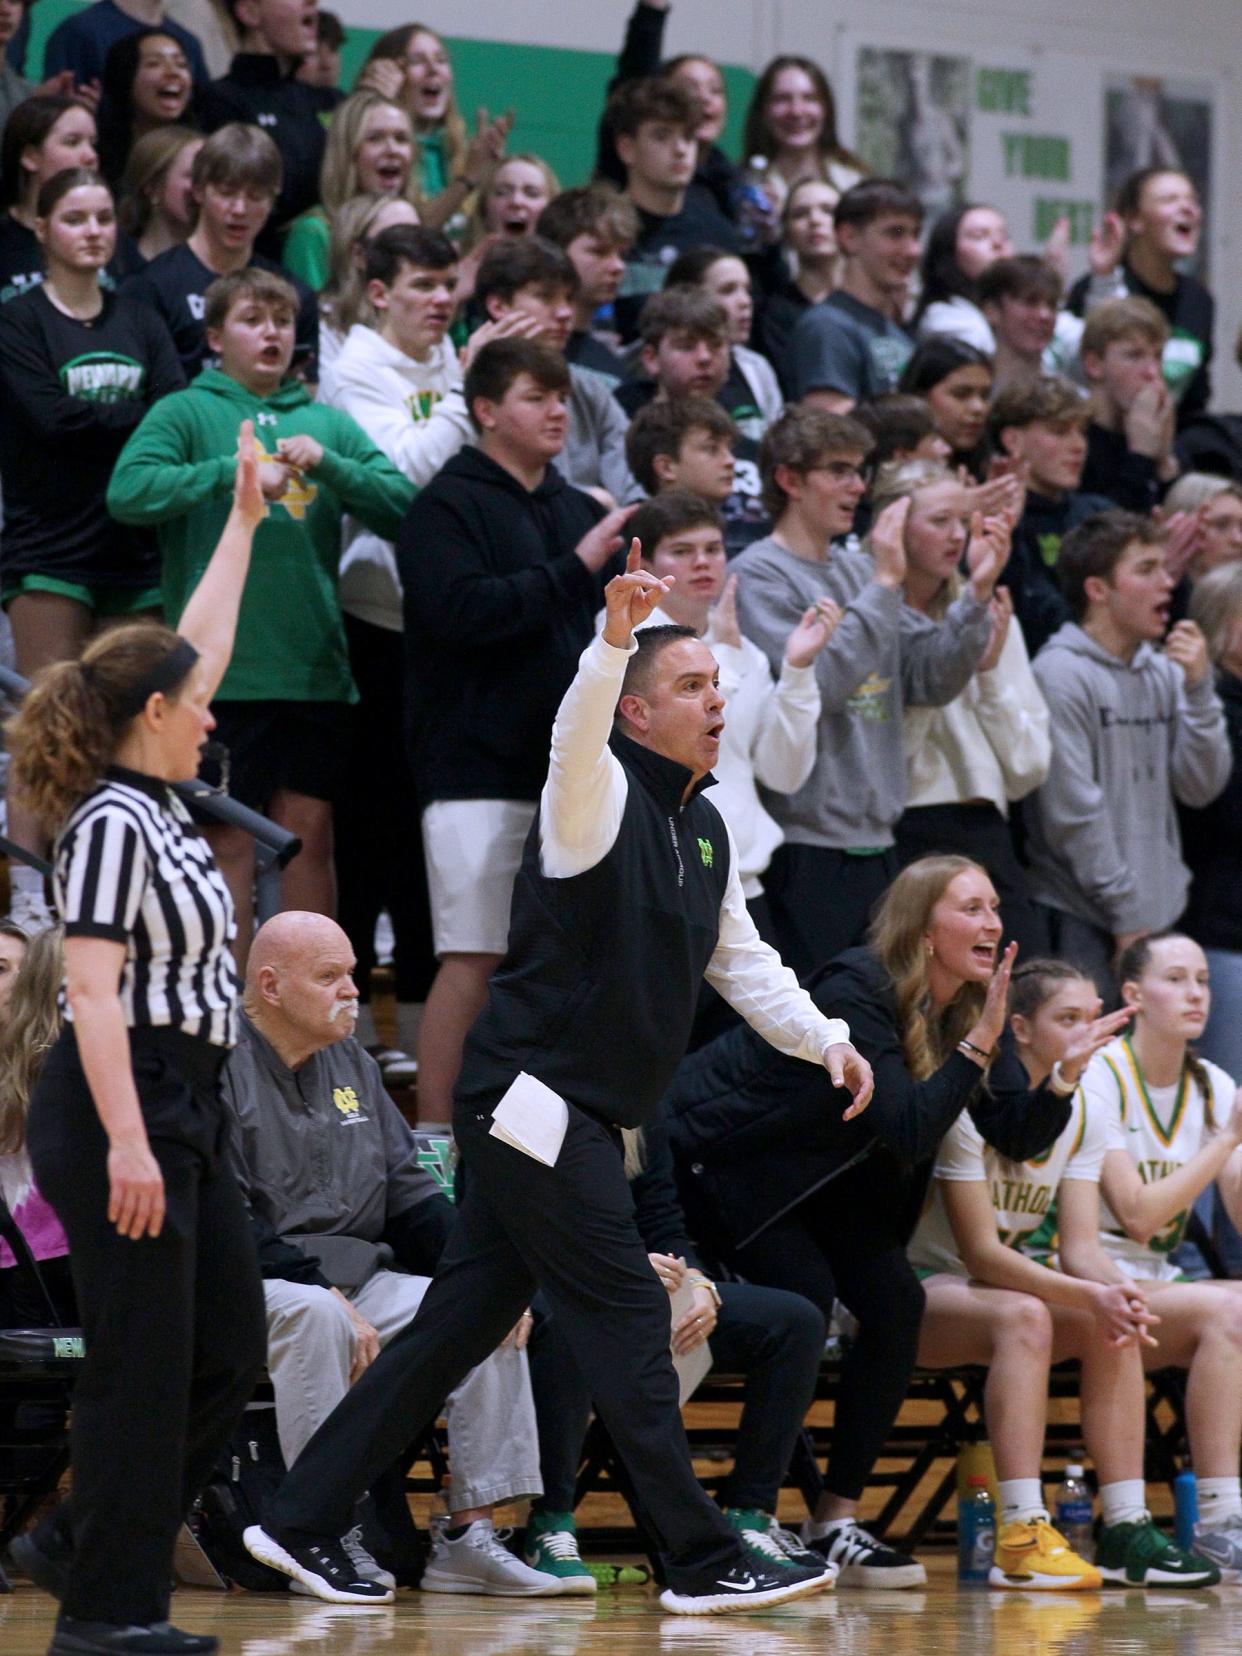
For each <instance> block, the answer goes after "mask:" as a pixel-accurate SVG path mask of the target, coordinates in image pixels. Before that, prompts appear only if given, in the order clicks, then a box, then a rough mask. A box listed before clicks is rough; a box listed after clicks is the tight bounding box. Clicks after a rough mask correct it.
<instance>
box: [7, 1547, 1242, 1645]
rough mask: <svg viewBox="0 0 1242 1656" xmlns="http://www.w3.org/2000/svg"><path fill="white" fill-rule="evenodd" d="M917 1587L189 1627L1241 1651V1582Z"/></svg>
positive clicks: (248, 1604) (227, 1612)
mask: <svg viewBox="0 0 1242 1656" xmlns="http://www.w3.org/2000/svg"><path fill="white" fill-rule="evenodd" d="M927 1562H928V1566H929V1583H928V1586H927V1588H926V1589H924V1590H919V1591H914V1592H905V1593H898V1592H874V1593H868V1592H858V1591H852V1592H851V1591H838V1592H835V1593H826V1594H822V1595H820V1596H819V1597H818V1598H814V1599H810V1600H804V1601H802V1602H801V1603H799V1604H793V1605H790V1606H788V1607H787V1608H785V1609H783V1610H780V1611H772V1612H770V1613H769V1614H768V1615H766V1616H738V1617H723V1616H719V1617H702V1618H697V1617H696V1618H691V1617H682V1616H666V1615H664V1614H663V1613H662V1612H661V1611H660V1609H659V1606H658V1604H657V1603H656V1601H655V1599H654V1597H652V1596H651V1590H650V1589H648V1588H641V1587H639V1588H628V1587H627V1588H621V1589H619V1590H609V1591H602V1592H601V1593H600V1595H599V1597H598V1599H597V1600H594V1601H585V1602H584V1601H583V1600H580V1599H548V1600H544V1601H538V1600H535V1601H529V1600H528V1601H527V1602H525V1603H523V1604H513V1603H505V1602H504V1601H501V1600H496V1599H471V1598H462V1597H456V1596H449V1595H441V1594H436V1595H431V1594H428V1595H423V1594H419V1593H399V1594H398V1595H397V1602H396V1603H395V1604H393V1605H386V1606H381V1607H379V1608H377V1609H374V1610H365V1609H364V1610H356V1609H351V1608H349V1607H346V1606H337V1605H327V1604H319V1603H316V1602H314V1601H312V1600H308V1599H296V1598H282V1597H278V1596H275V1595H258V1594H245V1593H210V1592H202V1591H197V1590H189V1589H182V1590H180V1591H179V1592H178V1593H177V1594H176V1597H175V1599H174V1610H173V1614H174V1618H175V1620H176V1621H177V1622H178V1624H179V1625H181V1626H183V1627H187V1628H192V1629H193V1630H194V1631H196V1632H203V1633H205V1632H212V1633H216V1634H218V1635H219V1637H220V1641H221V1645H222V1648H223V1650H224V1651H225V1652H227V1653H228V1656H837V1653H841V1656H950V1653H952V1656H1237V1653H1238V1652H1239V1651H1240V1650H1242V1588H1239V1587H1233V1588H1220V1589H1217V1590H1215V1591H1209V1592H1200V1593H1158V1592H1151V1593H1134V1592H1119V1593H1083V1594H1078V1593H1076V1594H1067V1595H1064V1596H1061V1597H1053V1596H1052V1595H1048V1594H1036V1593H1028V1594H1019V1593H993V1592H989V1591H988V1590H987V1589H986V1588H985V1589H974V1590H962V1591H959V1589H958V1587H957V1584H956V1581H955V1579H954V1562H953V1559H952V1557H951V1555H949V1554H948V1553H937V1552H933V1553H931V1554H929V1555H928V1557H927ZM52 1620H53V1606H52V1604H51V1602H50V1601H49V1600H48V1599H47V1598H45V1597H44V1596H43V1594H42V1593H40V1592H38V1590H37V1589H35V1588H33V1587H30V1586H29V1585H28V1584H26V1583H22V1584H20V1585H19V1586H18V1589H17V1591H16V1592H15V1593H13V1594H12V1595H11V1596H9V1597H0V1651H2V1652H3V1656H43V1653H44V1652H45V1651H46V1649H47V1644H48V1639H49V1637H50V1634H51V1629H52Z"/></svg>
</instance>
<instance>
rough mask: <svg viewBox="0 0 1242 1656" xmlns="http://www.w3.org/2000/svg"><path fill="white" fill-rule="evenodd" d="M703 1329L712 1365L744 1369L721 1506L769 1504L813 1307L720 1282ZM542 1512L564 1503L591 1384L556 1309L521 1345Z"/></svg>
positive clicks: (817, 1315) (800, 1389) (814, 1368)
mask: <svg viewBox="0 0 1242 1656" xmlns="http://www.w3.org/2000/svg"><path fill="white" fill-rule="evenodd" d="M718 1286H719V1289H720V1301H721V1304H720V1317H719V1320H718V1321H717V1323H716V1331H715V1333H714V1334H713V1335H712V1337H711V1341H710V1345H711V1353H712V1366H713V1367H714V1368H717V1369H720V1370H721V1371H722V1372H724V1373H728V1374H744V1375H745V1376H746V1395H745V1401H744V1402H743V1405H742V1419H741V1424H740V1426H739V1428H738V1434H737V1443H736V1448H735V1451H734V1458H733V1470H732V1472H731V1473H730V1474H729V1476H728V1478H727V1479H726V1480H725V1482H724V1484H723V1486H722V1487H721V1489H720V1492H719V1495H718V1499H719V1501H720V1504H721V1506H724V1507H748V1508H758V1509H759V1510H760V1511H761V1512H775V1511H776V1501H777V1497H778V1495H779V1494H780V1489H781V1483H782V1481H783V1480H784V1476H785V1472H786V1470H787V1468H788V1466H789V1462H790V1459H791V1458H792V1456H793V1450H794V1443H795V1441H796V1439H797V1436H798V1432H799V1429H800V1428H801V1426H802V1422H803V1420H804V1419H805V1418H806V1412H807V1410H808V1409H809V1408H810V1406H811V1404H812V1402H813V1401H814V1397H815V1383H816V1381H817V1379H818V1378H819V1363H820V1358H821V1357H822V1355H823V1350H824V1318H823V1315H822V1313H821V1312H820V1311H819V1310H817V1309H816V1307H815V1306H814V1305H812V1304H811V1302H810V1301H809V1300H807V1299H803V1297H802V1295H801V1294H787V1293H782V1292H781V1290H780V1289H778V1288H758V1287H756V1286H755V1285H754V1284H753V1283H749V1282H722V1283H720V1284H719V1285H718ZM528 1350H529V1353H530V1377H531V1386H532V1388H533V1390H534V1394H535V1414H536V1415H537V1417H538V1420H539V1470H540V1474H541V1476H542V1478H543V1496H542V1498H541V1499H540V1500H538V1501H536V1502H535V1505H536V1506H537V1507H542V1508H543V1510H544V1511H545V1512H572V1511H573V1507H574V1493H575V1486H576V1484H577V1479H578V1468H579V1466H580V1464H581V1461H582V1440H583V1437H584V1435H585V1433H586V1428H587V1423H588V1420H589V1419H590V1413H591V1391H590V1387H589V1386H588V1384H587V1381H586V1378H585V1376H584V1375H583V1373H582V1370H581V1369H580V1368H579V1367H578V1365H577V1363H575V1362H574V1359H573V1356H572V1353H571V1352H570V1350H569V1347H568V1345H567V1343H566V1341H565V1340H564V1339H563V1338H562V1336H561V1331H560V1326H559V1324H558V1323H557V1320H556V1318H555V1316H553V1315H551V1314H548V1315H544V1316H540V1317H538V1318H537V1320H536V1323H535V1331H534V1333H533V1334H532V1336H531V1342H530V1345H529V1347H528Z"/></svg>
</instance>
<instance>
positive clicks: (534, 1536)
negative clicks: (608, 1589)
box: [525, 1512, 595, 1593]
mask: <svg viewBox="0 0 1242 1656" xmlns="http://www.w3.org/2000/svg"><path fill="white" fill-rule="evenodd" d="M525 1557H526V1562H527V1563H528V1564H529V1565H530V1567H531V1569H532V1570H540V1571H542V1572H543V1574H544V1575H550V1576H555V1577H556V1579H557V1580H558V1581H559V1582H560V1583H561V1591H562V1593H593V1592H594V1591H595V1577H594V1576H593V1575H592V1573H591V1572H590V1570H588V1569H587V1567H586V1565H585V1564H584V1563H583V1562H582V1554H581V1553H580V1552H579V1551H578V1526H577V1525H576V1524H575V1523H574V1515H573V1513H572V1512H532V1513H531V1515H530V1521H529V1522H528V1524H527V1525H526V1551H525Z"/></svg>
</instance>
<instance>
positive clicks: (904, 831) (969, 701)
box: [870, 460, 1051, 956]
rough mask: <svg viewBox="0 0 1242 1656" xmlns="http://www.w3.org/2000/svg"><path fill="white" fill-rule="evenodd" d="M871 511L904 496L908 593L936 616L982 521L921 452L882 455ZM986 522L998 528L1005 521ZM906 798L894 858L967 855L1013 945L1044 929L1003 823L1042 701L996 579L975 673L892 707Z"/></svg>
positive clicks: (954, 483)
mask: <svg viewBox="0 0 1242 1656" xmlns="http://www.w3.org/2000/svg"><path fill="white" fill-rule="evenodd" d="M870 498H871V505H872V508H873V510H874V511H876V512H877V513H879V512H882V511H883V510H884V508H885V507H886V506H889V505H891V504H892V503H893V502H894V501H898V500H903V499H906V500H909V502H910V510H909V515H908V516H907V518H906V529H905V549H906V579H905V583H904V592H905V599H906V603H907V604H909V605H910V606H911V607H912V608H913V609H915V610H917V611H918V612H919V614H920V615H925V616H928V617H929V618H930V619H931V620H933V621H935V620H938V619H939V618H940V617H941V616H942V615H943V614H944V612H945V610H946V609H947V608H948V606H949V604H950V603H951V602H952V601H953V600H954V599H955V598H956V597H957V596H958V594H959V593H960V591H961V588H962V576H961V574H960V572H959V571H960V568H961V563H962V558H963V555H965V557H966V559H967V563H968V565H969V563H970V562H972V561H973V560H974V559H975V558H976V556H977V554H978V549H979V546H980V538H981V537H986V531H985V529H984V525H983V524H981V523H977V522H976V523H973V524H972V521H971V517H970V514H969V511H968V509H967V508H968V496H967V492H966V489H965V487H964V486H963V484H962V482H961V480H960V478H959V477H958V476H957V475H956V474H955V473H954V472H952V471H950V470H949V469H948V468H947V467H946V466H943V465H940V464H939V463H937V462H935V461H930V460H912V461H909V460H908V461H904V462H897V463H895V464H892V465H888V466H884V467H882V468H881V470H880V474H879V477H878V478H877V480H876V482H875V484H874V485H873V487H872V490H871V497H870ZM992 532H993V533H995V534H998V535H1000V536H1001V538H1002V539H1007V536H1008V526H1007V525H1006V524H1004V523H1000V522H998V523H996V524H995V525H993V526H992ZM902 725H903V732H904V736H905V750H906V786H907V804H906V809H905V812H904V814H903V815H902V817H901V818H900V820H899V821H898V823H897V828H896V834H897V853H898V855H899V857H900V858H901V862H902V865H903V867H904V865H905V864H906V863H911V862H915V861H917V860H918V858H919V857H925V856H928V855H931V854H934V853H937V852H945V851H948V852H955V853H957V854H958V855H960V856H964V857H973V858H974V860H975V861H976V862H977V863H979V864H981V865H982V866H983V867H984V868H986V869H987V871H988V874H989V875H990V876H991V880H992V884H993V885H994V886H995V887H996V891H997V894H998V895H999V897H1000V900H1001V919H1002V921H1003V924H1004V928H1005V938H1006V941H1010V940H1016V942H1017V943H1018V946H1019V949H1020V951H1021V954H1022V955H1023V956H1026V955H1032V954H1035V953H1037V952H1038V950H1039V947H1040V946H1041V944H1042V941H1043V939H1042V934H1041V932H1040V930H1039V922H1038V919H1037V916H1036V914H1035V911H1034V909H1033V908H1032V906H1031V901H1030V896H1029V894H1028V892H1027V887H1026V875H1025V873H1024V871H1023V869H1022V867H1021V865H1020V864H1019V862H1018V859H1017V855H1016V853H1015V849H1014V842H1013V835H1012V832H1011V830H1010V825H1009V806H1010V802H1011V801H1013V800H1017V799H1022V798H1023V797H1024V796H1025V795H1027V794H1029V793H1030V792H1031V790H1032V788H1037V787H1038V786H1039V784H1040V783H1041V782H1042V781H1043V780H1044V778H1045V776H1047V774H1048V760H1049V756H1050V753H1051V742H1050V738H1049V734H1048V709H1047V707H1046V705H1045V703H1044V698H1043V696H1042V695H1041V694H1040V691H1039V686H1038V685H1037V684H1036V682H1035V679H1034V676H1033V674H1032V672H1031V664H1030V661H1029V659H1028V657H1027V653H1026V644H1025V642H1024V641H1023V638H1022V629H1021V627H1020V626H1019V625H1018V623H1017V622H1016V621H1015V620H1014V617H1013V604H1012V601H1011V600H1010V597H1009V593H1008V591H1007V590H1006V589H1005V588H1004V587H998V588H997V591H996V594H995V596H994V597H993V599H992V633H991V637H990V638H989V639H988V644H987V648H986V649H985V650H984V652H983V655H982V656H981V658H980V660H979V663H978V665H977V667H976V669H975V673H974V676H973V677H972V678H971V680H970V682H969V684H967V686H966V688H965V689H964V690H963V691H962V693H961V694H960V695H959V696H955V697H954V699H953V700H952V701H951V702H946V703H945V704H944V706H942V707H927V706H924V707H907V708H906V710H905V713H904V715H903V718H902Z"/></svg>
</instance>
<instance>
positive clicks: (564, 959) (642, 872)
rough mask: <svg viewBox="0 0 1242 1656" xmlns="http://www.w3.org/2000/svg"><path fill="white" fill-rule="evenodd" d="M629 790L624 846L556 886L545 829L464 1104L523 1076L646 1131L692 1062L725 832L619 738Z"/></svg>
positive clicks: (472, 1049) (517, 905)
mask: <svg viewBox="0 0 1242 1656" xmlns="http://www.w3.org/2000/svg"><path fill="white" fill-rule="evenodd" d="M609 745H610V747H611V749H612V752H613V753H614V754H615V755H616V757H617V759H618V760H619V761H620V762H621V764H622V765H623V766H624V767H625V772H626V776H627V778H628V782H629V787H628V790H627V793H626V800H625V809H624V812H623V815H622V818H621V825H620V829H619V831H618V834H617V838H616V840H615V841H614V843H613V845H612V847H611V848H610V850H609V851H608V853H607V854H606V855H605V856H604V857H603V858H601V860H600V861H599V862H598V863H596V864H595V865H594V867H592V868H589V869H587V870H586V871H585V872H584V873H581V874H576V875H573V876H571V877H570V878H568V879H552V878H549V876H547V875H546V874H544V873H543V871H542V867H541V864H540V855H539V818H538V815H536V818H535V821H534V823H533V824H532V826H531V831H530V834H529V836H528V838H527V841H526V847H525V851H524V854H523V857H522V866H521V868H520V869H519V871H518V875H517V880H516V883H515V886H514V892H513V910H512V919H511V922H510V929H509V951H508V954H507V955H506V956H505V959H504V960H503V961H502V963H501V965H500V967H499V969H498V970H497V972H496V974H495V976H494V977H493V978H492V981H491V987H490V989H489V992H488V1000H487V1006H486V1007H485V1009H484V1011H483V1013H482V1015H481V1016H480V1018H479V1019H478V1021H477V1022H476V1024H475V1025H474V1028H473V1029H472V1030H471V1032H470V1035H469V1037H468V1039H467V1041H466V1050H465V1059H464V1062H463V1065H462V1073H461V1079H460V1081H459V1082H458V1087H457V1098H458V1101H459V1102H461V1103H475V1102H482V1101H484V1100H486V1101H487V1102H488V1103H491V1102H494V1101H495V1100H496V1098H498V1097H499V1095H500V1094H501V1093H502V1092H504V1090H505V1089H506V1088H507V1087H508V1086H509V1085H510V1083H511V1082H512V1081H513V1080H514V1078H515V1077H516V1075H517V1074H518V1072H519V1070H525V1071H527V1072H528V1073H529V1074H531V1075H535V1076H537V1077H538V1079H539V1080H540V1081H542V1082H543V1083H544V1084H545V1085H546V1086H549V1087H551V1088H552V1089H553V1090H554V1091H555V1092H558V1093H560V1094H561V1096H562V1097H563V1098H565V1099H567V1100H568V1101H569V1102H570V1103H571V1104H575V1105H577V1106H578V1108H579V1109H581V1110H584V1111H586V1112H587V1113H588V1114H590V1115H593V1116H596V1117H597V1118H598V1119H599V1120H601V1121H604V1122H606V1123H608V1124H610V1125H614V1126H618V1127H639V1126H641V1125H642V1124H643V1123H644V1122H645V1121H646V1120H648V1118H649V1117H650V1116H651V1115H652V1114H653V1112H654V1111H655V1109H656V1108H657V1106H658V1105H659V1102H660V1098H661V1097H662V1095H663V1093H664V1091H665V1089H666V1087H667V1086H668V1084H669V1081H670V1079H671V1077H672V1074H673V1071H674V1069H675V1068H676V1066H677V1064H678V1062H679V1060H680V1059H681V1057H682V1055H683V1053H684V1052H685V1050H686V1042H687V1040H688V1039H689V1035H690V1025H691V1023H692V1021H693V1019H694V1012H695V1007H696V1004H697V999H698V992H699V985H700V983H701V982H702V979H703V974H704V972H705V971H706V969H707V966H708V963H709V962H710V960H711V957H712V954H713V952H714V950H715V948H716V944H717V941H718V939H719V933H720V906H721V903H722V902H723V900H724V895H725V887H726V885H727V883H728V878H729V837H728V833H727V830H726V828H725V825H724V819H723V818H722V817H721V815H720V813H719V811H717V809H716V807H715V806H714V805H713V804H712V803H711V801H710V800H708V799H706V798H704V795H703V790H704V789H705V788H706V787H708V786H709V785H710V783H711V782H712V780H713V778H712V777H711V776H710V775H709V776H706V777H704V778H702V780H701V781H700V782H699V783H698V785H697V787H696V788H695V790H694V792H693V793H692V795H691V797H690V798H689V800H687V801H686V802H685V804H683V803H682V795H683V793H684V792H685V788H686V784H687V782H688V781H689V779H690V772H689V771H688V770H686V769H685V767H684V766H682V765H679V764H677V763H675V761H673V760H671V759H666V758H664V757H663V756H662V755H661V754H658V753H653V752H651V750H650V749H648V748H644V747H641V746H640V745H639V744H638V743H636V742H632V741H631V740H630V739H629V738H628V737H627V736H624V735H622V734H621V733H620V732H619V731H614V733H613V735H612V737H611V740H610V744H609Z"/></svg>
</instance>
